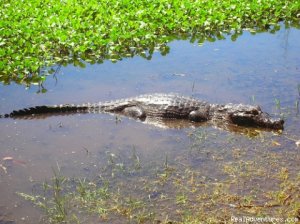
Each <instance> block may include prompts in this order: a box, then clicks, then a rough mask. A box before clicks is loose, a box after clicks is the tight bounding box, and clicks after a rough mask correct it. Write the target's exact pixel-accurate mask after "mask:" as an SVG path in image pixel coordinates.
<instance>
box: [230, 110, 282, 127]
mask: <svg viewBox="0 0 300 224" xmlns="http://www.w3.org/2000/svg"><path fill="white" fill-rule="evenodd" d="M230 119H231V121H232V123H234V124H237V125H241V126H252V127H261V128H269V129H274V130H280V129H283V124H284V120H283V119H280V118H278V119H276V118H271V117H270V115H269V114H268V113H265V112H261V111H260V112H259V113H258V114H244V113H234V114H232V115H231V116H230Z"/></svg>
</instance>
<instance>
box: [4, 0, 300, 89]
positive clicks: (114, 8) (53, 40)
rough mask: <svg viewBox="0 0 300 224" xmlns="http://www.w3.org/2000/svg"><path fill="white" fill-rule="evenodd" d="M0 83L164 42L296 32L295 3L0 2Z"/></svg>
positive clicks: (299, 8) (299, 9)
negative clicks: (289, 28)
mask: <svg viewBox="0 0 300 224" xmlns="http://www.w3.org/2000/svg"><path fill="white" fill-rule="evenodd" d="M0 6H1V7H0V17H1V21H0V34H1V35H0V80H1V81H2V82H3V83H4V84H9V83H10V82H12V81H13V82H16V83H20V84H26V85H30V84H37V83H41V82H43V81H44V80H45V78H46V76H47V75H49V74H51V73H55V67H53V66H55V65H59V66H60V65H66V64H68V63H73V64H74V65H76V66H82V67H84V66H85V62H88V63H91V64H93V63H102V62H103V60H106V59H109V60H111V61H113V62H114V61H117V60H121V59H122V58H124V57H133V56H134V55H140V56H142V57H144V58H146V59H150V58H151V56H152V54H153V52H154V51H155V50H157V51H160V52H161V53H162V54H167V53H168V47H167V46H166V43H167V42H169V41H171V40H174V39H178V38H180V39H186V38H188V39H190V40H191V41H193V42H194V41H197V42H198V43H199V44H200V45H201V44H202V43H203V42H204V41H205V40H208V41H214V40H216V39H223V38H224V35H231V39H232V40H235V39H236V38H237V36H238V35H240V34H241V33H242V32H243V30H244V29H248V30H250V32H252V33H255V32H260V31H265V30H267V31H270V32H275V31H276V30H278V29H279V24H278V23H279V22H280V21H284V22H285V25H286V26H290V25H292V26H295V27H298V26H299V17H300V2H299V1H292V0H286V1H283V0H264V1H261V0H254V1H239V0H226V1H225V0H224V1H220V0H217V1H216V0H196V1H190V0H184V1H170V0H154V1H149V0H138V1H132V0H101V1H98V0H91V1H85V0H78V1H76V0H43V1H41V0H30V1H29V0H24V1H18V0H12V1H6V0H4V1H1V3H0Z"/></svg>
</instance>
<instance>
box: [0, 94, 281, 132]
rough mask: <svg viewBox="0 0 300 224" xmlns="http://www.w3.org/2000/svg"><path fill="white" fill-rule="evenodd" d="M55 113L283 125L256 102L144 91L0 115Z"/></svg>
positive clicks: (275, 127) (250, 124)
mask: <svg viewBox="0 0 300 224" xmlns="http://www.w3.org/2000/svg"><path fill="white" fill-rule="evenodd" d="M56 113H114V114H120V115H124V116H128V117H131V118H135V119H139V120H142V121H145V119H146V118H157V119H183V120H188V121H191V122H205V121H214V122H222V123H226V124H233V125H237V126H246V127H261V128H267V129H275V130H280V129H283V124H284V121H283V120H282V119H275V118H272V117H271V116H270V115H269V114H268V113H266V112H263V111H262V110H261V108H260V107H259V106H252V105H245V104H232V103H229V104H210V103H207V102H205V101H201V100H198V99H195V98H192V97H186V96H182V95H179V94H174V93H171V94H162V93H156V94H148V95H140V96H137V97H133V98H127V99H121V100H115V101H108V102H103V103H101V102H99V103H93V104H91V103H87V104H81V105H75V104H61V105H49V106H36V107H30V108H25V109H21V110H15V111H13V112H11V113H8V114H4V115H0V117H2V118H9V117H10V118H21V117H22V116H31V117H34V116H37V115H41V114H56Z"/></svg>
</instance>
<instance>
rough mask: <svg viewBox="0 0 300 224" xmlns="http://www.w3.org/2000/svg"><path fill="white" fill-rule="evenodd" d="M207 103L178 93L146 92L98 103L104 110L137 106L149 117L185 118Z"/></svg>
mask: <svg viewBox="0 0 300 224" xmlns="http://www.w3.org/2000/svg"><path fill="white" fill-rule="evenodd" d="M207 105H208V104H207V103H206V102H204V101H200V100H197V99H194V98H191V97H186V96H181V95H178V94H172V93H171V94H161V93H156V94H147V95H140V96H137V97H133V98H128V99H122V100H117V101H112V102H105V103H103V104H101V105H100V108H101V110H102V111H105V112H122V110H123V109H124V108H129V107H138V108H140V109H142V110H143V111H144V112H145V115H146V116H149V117H160V118H186V117H188V116H189V114H190V112H191V111H195V110H197V109H199V108H201V107H206V106H207Z"/></svg>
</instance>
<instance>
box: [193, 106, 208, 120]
mask: <svg viewBox="0 0 300 224" xmlns="http://www.w3.org/2000/svg"><path fill="white" fill-rule="evenodd" d="M208 119H209V108H203V109H199V110H194V111H191V112H190V114H189V120H190V121H197V122H199V121H207V120H208Z"/></svg>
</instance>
